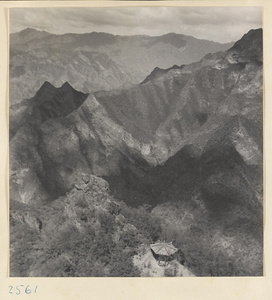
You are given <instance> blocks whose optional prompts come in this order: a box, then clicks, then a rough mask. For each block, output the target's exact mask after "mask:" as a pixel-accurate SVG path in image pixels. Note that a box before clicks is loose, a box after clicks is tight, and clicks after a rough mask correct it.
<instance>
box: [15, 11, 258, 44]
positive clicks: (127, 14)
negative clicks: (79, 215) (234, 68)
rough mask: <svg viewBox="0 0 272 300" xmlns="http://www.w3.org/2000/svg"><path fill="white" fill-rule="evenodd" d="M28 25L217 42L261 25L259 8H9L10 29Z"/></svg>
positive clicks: (55, 30) (53, 30)
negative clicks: (174, 34) (186, 36)
mask: <svg viewBox="0 0 272 300" xmlns="http://www.w3.org/2000/svg"><path fill="white" fill-rule="evenodd" d="M27 27H30V28H35V29H37V30H45V31H48V32H50V33H54V34H63V33H87V32H93V31H96V32H108V33H112V34H118V35H135V34H146V35H150V36H158V35H163V34H166V33H169V32H175V33H181V34H185V35H191V36H194V37H196V38H200V39H207V40H211V41H216V42H221V43H225V42H231V41H237V40H238V39H240V38H241V37H242V36H243V35H244V34H245V33H246V32H248V31H249V30H250V29H256V28H260V27H262V9H261V7H111V8H109V7H107V8H92V7H90V8H86V7H85V8H12V9H11V10H10V31H11V32H18V31H21V30H23V29H25V28H27Z"/></svg>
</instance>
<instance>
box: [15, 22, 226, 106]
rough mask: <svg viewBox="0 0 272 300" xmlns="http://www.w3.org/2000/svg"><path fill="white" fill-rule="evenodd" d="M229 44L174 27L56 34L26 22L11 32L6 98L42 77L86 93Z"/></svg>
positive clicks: (27, 90)
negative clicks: (155, 31)
mask: <svg viewBox="0 0 272 300" xmlns="http://www.w3.org/2000/svg"><path fill="white" fill-rule="evenodd" d="M230 46H231V44H230V43H228V44H220V43H215V42H212V41H207V40H199V39H196V38H193V37H191V36H186V35H182V34H174V33H170V34H167V35H163V36H158V37H151V36H144V35H140V36H118V35H112V34H108V33H102V32H101V33H100V32H92V33H86V34H63V35H56V34H50V33H48V32H45V31H37V30H35V29H31V28H27V29H25V30H23V31H21V32H18V33H13V34H11V35H10V102H11V103H12V104H14V103H17V102H18V101H21V100H22V99H28V98H30V97H33V96H34V95H35V92H36V91H37V90H38V89H39V88H40V86H41V85H42V84H43V82H44V81H49V82H51V83H52V84H53V85H55V86H61V85H62V84H64V83H65V82H66V81H68V82H69V83H70V84H71V85H72V86H73V87H74V88H76V89H78V90H80V91H83V92H86V93H90V92H95V91H98V90H111V89H114V88H119V87H124V86H130V85H131V84H137V83H139V82H141V81H143V80H144V78H145V77H146V76H147V74H149V73H150V72H151V71H152V70H153V69H154V68H155V67H159V68H168V67H169V66H172V65H174V64H183V63H184V64H185V63H186V64H188V63H191V62H195V61H198V60H200V59H201V58H202V57H203V56H204V55H205V54H207V53H214V52H217V51H222V50H226V49H227V48H229V47H230Z"/></svg>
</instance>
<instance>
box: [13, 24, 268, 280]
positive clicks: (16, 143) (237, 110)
mask: <svg viewBox="0 0 272 300" xmlns="http://www.w3.org/2000/svg"><path fill="white" fill-rule="evenodd" d="M11 41H12V42H11V51H14V54H12V56H11V67H10V68H11V85H13V87H11V90H13V89H14V87H15V86H16V88H15V89H14V90H16V89H17V88H19V87H20V84H23V82H24V80H25V79H26V78H27V77H24V76H26V75H23V74H22V75H20V76H17V79H16V80H18V81H20V84H18V85H15V82H16V81H14V80H15V79H14V78H15V77H13V75H12V72H14V70H15V69H16V68H17V69H16V70H17V71H18V70H19V69H20V68H18V66H19V65H16V63H15V62H16V60H17V61H19V58H20V57H21V59H23V57H24V56H28V57H29V55H30V53H34V54H35V55H34V56H35V57H38V55H37V54H38V53H41V52H42V51H44V52H46V51H49V50H47V49H50V51H53V50H52V48H55V49H54V50H56V51H57V52H58V51H60V49H65V48H66V49H69V50H67V51H75V53H77V55H78V56H81V53H82V51H83V52H84V51H87V52H88V53H89V51H94V50H95V51H97V52H98V53H100V54H101V53H102V52H100V51H102V50H101V49H105V50H104V52H103V53H102V55H108V56H109V57H111V59H112V60H114V61H115V62H117V63H118V64H120V63H121V61H118V59H117V58H118V55H119V58H120V57H123V62H126V63H124V65H126V66H127V68H128V69H129V68H132V67H131V66H129V64H127V63H128V61H129V60H130V59H131V57H130V58H128V56H126V53H128V52H129V53H131V51H130V50H128V49H129V47H130V46H131V47H132V48H133V47H134V46H133V45H134V43H135V45H138V46H137V47H138V48H137V49H138V50H137V51H136V52H137V55H138V54H140V50H139V48H140V47H145V49H146V51H147V54H146V57H148V55H149V54H148V53H154V52H155V49H156V51H157V50H158V52H160V53H161V55H162V56H161V57H162V58H163V59H161V60H162V61H163V63H165V64H167V62H168V63H169V64H168V66H167V68H166V69H164V68H163V66H159V65H157V66H156V67H155V68H153V71H151V72H147V69H144V70H143V69H142V67H141V66H142V65H141V64H138V67H139V70H138V71H135V72H134V69H133V70H132V72H131V74H132V73H135V74H134V75H135V78H137V80H138V79H139V83H138V84H134V85H133V84H132V83H133V81H132V82H130V83H129V85H130V86H122V87H119V88H115V89H111V90H106V89H103V90H100V91H99V90H98V89H94V90H92V88H91V86H90V85H89V83H86V85H85V86H86V87H87V88H88V90H85V89H81V91H78V90H77V88H76V89H75V87H74V86H73V84H72V83H71V82H70V81H69V83H68V82H66V83H64V84H63V85H62V86H61V87H59V88H57V87H55V86H54V85H53V84H51V83H49V82H48V81H45V82H44V83H43V84H42V85H41V87H40V89H39V90H38V91H37V93H36V94H35V95H33V97H31V98H29V99H22V98H21V99H20V100H17V99H16V97H15V98H14V101H13V103H11V106H10V200H11V216H12V217H11V222H12V224H13V225H12V226H11V228H12V230H13V232H15V231H16V228H17V229H18V228H19V227H20V226H24V228H25V227H26V228H28V229H27V230H28V231H27V232H35V237H36V238H35V240H34V241H33V243H34V244H35V247H36V249H38V250H37V251H38V253H40V256H41V257H40V256H38V257H37V255H36V254H35V257H36V261H35V262H33V263H31V264H30V266H29V268H28V269H27V270H23V269H22V268H21V267H20V261H16V255H18V251H19V245H17V244H16V243H15V242H12V241H11V250H12V253H13V256H12V257H13V261H14V263H13V266H12V268H11V270H12V272H13V274H15V275H16V276H18V274H19V275H20V274H21V276H30V275H31V276H50V274H53V275H55V276H56V274H57V276H59V274H58V270H57V269H55V268H54V267H53V265H54V262H56V261H57V262H58V263H59V264H61V262H62V261H63V260H64V261H65V265H68V266H69V268H68V267H67V268H68V269H69V270H70V271H67V272H66V271H65V270H64V271H63V273H62V274H64V275H60V276H115V275H116V273H112V272H113V271H112V270H113V269H111V268H113V266H115V267H116V265H115V264H114V261H112V260H110V262H109V261H106V262H105V261H103V260H101V259H99V258H97V257H96V256H95V254H94V253H95V251H97V249H96V248H95V249H96V250H95V249H93V250H92V251H94V252H88V253H89V255H90V258H89V263H90V264H91V265H92V266H93V265H95V266H96V268H95V270H97V269H99V268H98V265H99V266H100V269H101V272H102V270H103V272H102V273H101V274H100V275H94V274H92V275H88V274H89V273H88V274H87V273H84V272H83V271H82V272H83V273H80V269H78V268H77V267H76V265H77V263H76V261H74V259H75V258H74V255H75V253H73V252H72V249H71V248H69V246H67V249H61V250H60V249H59V250H58V251H59V254H56V257H55V258H54V257H53V256H50V261H51V264H50V270H49V269H47V267H44V266H42V263H41V259H44V255H45V250H43V249H44V248H43V247H44V244H46V243H49V244H50V243H51V244H52V246H51V248H52V249H53V248H54V249H55V247H56V245H55V243H56V239H57V236H61V239H62V240H63V239H64V236H65V235H64V234H68V233H67V232H66V231H67V230H68V229H67V228H69V231H68V232H69V234H70V233H71V232H70V231H71V230H72V232H73V235H75V236H76V232H78V234H79V235H80V236H81V237H83V236H87V232H89V231H88V230H91V231H92V233H91V235H90V236H92V235H94V236H96V238H94V245H96V246H97V247H98V244H99V243H101V241H100V239H98V237H97V236H103V234H104V235H106V236H107V239H108V240H107V239H106V240H107V243H108V244H107V247H109V249H112V250H108V251H109V253H111V251H112V255H113V256H114V255H117V253H119V254H120V253H121V255H122V253H123V254H124V253H126V255H127V256H126V259H127V261H130V262H131V259H132V257H133V255H134V254H135V253H134V252H133V251H134V250H135V245H138V244H140V243H141V244H143V243H148V242H152V241H153V242H154V241H156V239H158V238H161V239H171V240H173V241H174V243H175V244H176V246H177V247H179V248H180V249H182V251H183V253H184V255H185V257H186V266H187V267H188V268H189V269H190V270H191V271H192V272H193V273H194V274H196V275H198V276H235V275H236V276H240V275H241V276H257V275H261V274H262V242H263V240H262V230H263V227H262V220H263V218H262V186H263V182H262V170H263V168H262V164H263V157H262V149H263V146H262V145H263V141H262V130H263V127H262V99H263V79H262V74H263V73H262V65H263V60H262V57H263V55H262V30H261V29H259V30H251V31H249V32H248V33H247V34H245V35H244V36H243V37H242V38H241V39H240V40H239V41H237V42H236V43H235V44H234V45H233V46H231V47H229V49H228V50H225V51H220V52H216V53H209V54H206V53H205V54H204V57H202V58H201V59H200V60H199V61H198V62H192V63H190V62H191V61H194V59H196V57H197V55H201V53H197V54H192V55H191V56H190V58H188V57H187V58H186V60H187V63H186V64H184V61H183V58H180V59H179V60H180V61H179V63H178V64H177V63H174V65H173V66H172V67H171V65H172V63H173V61H170V62H169V61H167V59H166V58H165V59H164V56H163V55H164V54H163V53H165V55H166V53H168V55H167V57H169V59H172V58H175V59H176V58H178V55H177V56H176V57H175V54H173V55H172V52H171V51H170V48H171V49H172V50H173V51H174V50H175V51H179V52H180V53H187V55H189V53H188V52H186V51H187V50H186V49H189V45H192V44H193V43H206V44H207V45H208V46H207V47H212V46H211V44H209V43H208V42H204V41H197V40H196V39H193V38H191V37H187V36H179V35H173V34H169V35H165V36H162V37H152V38H151V37H146V36H134V37H119V36H112V35H108V34H99V33H93V34H88V35H74V34H67V35H63V36H55V35H51V34H48V33H45V32H37V31H33V30H29V29H28V30H26V31H23V32H21V33H19V34H15V35H13V36H12V37H11ZM190 41H191V42H190ZM190 43H191V44H190ZM120 45H122V46H120ZM124 45H126V46H124ZM128 45H130V46H128ZM139 45H140V46H139ZM143 45H144V46H143ZM217 46H218V47H219V46H220V45H217ZM221 46H222V45H221ZM221 46H220V47H221ZM118 47H119V49H121V50H120V52H119V51H117V50H116V49H117V48H118ZM135 47H136V46H135ZM224 47H225V46H224ZM87 48H88V49H87ZM90 49H91V50H90ZM219 50H221V49H219ZM114 51H115V52H116V54H115V56H113V55H112V53H114ZM149 51H150V52H149ZM164 51H165V52H164ZM188 51H189V50H188ZM190 52H192V53H193V51H192V48H191V51H190ZM50 53H52V52H50ZM59 53H60V52H59ZM175 53H176V52H175ZM110 54H111V56H110ZM59 55H60V54H59ZM65 55H66V54H65V50H64V53H63V55H62V57H65ZM75 55H76V54H75ZM92 55H93V52H92ZM193 55H195V56H194V58H193ZM67 57H70V59H71V63H75V60H73V59H72V57H71V55H67ZM98 57H99V56H98ZM139 57H140V56H139ZM154 57H155V55H154ZM190 59H191V61H190ZM40 60H41V63H45V64H47V60H46V59H45V60H44V59H43V58H42V56H41V57H40ZM143 60H144V61H142V62H141V63H142V64H144V65H146V61H145V58H144V59H143ZM26 61H27V60H26ZM95 61H96V62H98V61H99V59H95ZM135 61H136V62H137V56H135ZM155 63H156V61H153V62H152V63H150V65H148V66H146V68H151V65H152V64H155ZM33 65H34V66H36V67H37V68H38V65H39V64H38V63H37V62H36V60H35V58H34V60H33ZM70 66H71V65H70V64H68V65H65V68H66V72H68V71H71V73H72V74H73V75H74V76H75V79H76V77H77V75H76V74H77V73H76V72H75V71H74V69H70ZM169 66H170V67H169ZM23 67H24V68H29V65H28V63H26V64H25V65H23ZM56 68H58V67H57V66H56ZM107 68H109V70H108V72H111V71H112V69H111V65H109V66H108V67H107ZM121 69H122V70H124V67H123V66H122V68H121ZM12 70H13V71H12ZM36 70H38V69H35V70H32V72H33V74H36ZM21 71H22V70H21ZM51 71H52V69H51ZM51 71H50V73H48V74H51V75H52V77H54V78H57V79H56V80H59V77H58V76H55V75H56V74H55V73H54V72H51ZM143 71H144V72H143ZM22 72H23V71H22ZM126 72H127V70H126V71H125V73H126ZM142 72H143V73H146V75H145V77H144V76H142V75H139V74H140V73H141V74H143V73H142ZM94 73H95V72H94ZM98 73H99V72H98ZM148 73H149V75H148ZM24 74H25V73H24ZM128 76H130V75H128ZM83 77H84V75H83ZM29 78H30V77H29ZM36 79H37V78H36ZM29 82H34V81H33V79H32V78H30V79H29V81H28V80H26V81H25V82H24V84H25V86H28V84H29ZM37 82H38V79H37V81H36V82H35V85H36V84H38V83H37ZM120 82H122V80H120ZM33 86H34V85H33ZM23 94H24V93H23ZM11 95H13V94H12V93H11ZM86 174H87V175H86ZM86 176H87V177H86ZM90 176H91V177H90ZM86 178H87V179H86ZM90 178H91V179H90ZM89 182H91V183H92V184H91V185H90V186H89ZM85 185H86V186H85ZM100 186H101V188H100ZM105 187H106V188H105ZM79 202H80V204H79V206H77V205H75V203H79ZM113 206H115V207H117V210H116V209H114V213H112V207H113ZM55 207H57V208H56V211H54V210H55ZM84 207H85V209H82V208H84ZM118 207H119V208H118ZM120 207H121V208H120ZM64 211H65V213H64V215H63V212H64ZM99 211H100V213H99ZM51 214H53V215H55V217H52V220H51V217H50V215H51ZM81 214H84V216H85V217H84V216H83V217H82V218H83V219H80V216H79V215H81ZM136 217H137V218H136ZM59 218H64V223H63V226H62V227H61V226H60V224H59ZM103 218H106V219H108V220H109V221H108V222H109V224H110V222H111V224H112V225H111V226H112V231H109V229H108V225H107V222H106V223H103V222H105V220H104V219H103ZM37 219H38V220H39V221H37ZM120 219H121V220H122V222H121V221H120ZM103 220H104V221H103ZM118 220H119V221H118ZM139 220H141V221H139ZM120 222H121V223H122V225H120V224H121V223H120ZM22 224H23V225H22ZM40 224H43V225H42V228H45V229H42V228H40V227H41V225H40ZM44 224H45V225H44ZM56 224H58V225H56ZM94 224H96V225H94ZM141 224H142V225H141ZM143 224H144V225H143ZM55 226H56V227H55ZM131 226H134V227H131ZM63 227H64V229H65V230H66V231H65V230H64V229H63ZM127 227H129V228H130V229H126V228H127ZM52 228H55V229H54V230H55V231H56V232H55V233H54V238H51V237H50V236H48V233H49V232H50V230H52ZM94 228H96V229H95V230H94ZM99 228H100V229H99ZM124 228H125V229H124ZM132 228H133V229H132ZM43 230H44V231H43ZM99 230H100V231H99ZM14 234H15V233H14ZM17 234H18V233H17ZM117 236H118V237H119V238H117ZM121 236H122V239H121V240H122V243H123V244H124V245H125V246H123V248H120V247H119V246H120V244H119V242H120V237H121ZM131 236H133V238H131ZM130 238H131V241H132V240H133V241H134V242H135V245H134V244H133V245H134V246H133V247H132V245H129V242H128V240H129V239H130ZM89 242H91V241H89ZM105 243H106V242H105ZM126 243H127V244H126ZM51 244H50V245H51ZM110 245H111V246H110ZM28 247H29V248H27V251H28V252H29V253H30V254H31V255H33V251H34V248H35V247H34V248H33V245H32V244H28ZM76 247H82V251H83V252H85V251H87V249H88V248H87V245H85V244H84V245H80V244H77V246H76ZM84 247H86V248H84ZM132 248H134V250H132ZM46 249H47V250H46V251H47V252H46V253H47V254H48V251H49V252H50V251H51V250H52V249H51V250H50V249H48V247H47V248H46ZM54 251H55V250H54ZM56 251H57V250H56ZM73 251H74V250H73ZM119 254H118V255H119ZM92 255H93V256H95V257H96V259H94V261H93V258H91V257H92ZM27 257H28V256H27ZM28 258H29V257H28ZM24 259H26V258H25V257H24V258H23V260H24ZM29 259H30V258H29ZM54 259H55V260H54ZM117 260H118V259H117ZM69 261H70V263H69ZM82 263H83V262H82ZM25 264H26V262H24V263H22V262H21V265H25ZM97 264H98V265H97ZM56 265H58V264H56ZM107 266H108V268H107ZM119 267H120V265H118V268H119ZM48 268H49V267H48ZM130 268H131V269H130V270H129V271H128V270H126V271H124V273H122V272H121V271H120V273H119V275H118V274H117V275H116V276H129V275H130V276H140V275H141V274H140V275H139V273H137V272H136V271H135V270H134V271H135V272H136V273H135V272H134V271H133V272H132V270H133V266H132V265H130ZM71 270H73V271H71ZM43 271H44V273H43ZM138 271H139V270H138ZM50 272H51V273H50ZM69 272H70V273H69ZM139 272H140V271H139ZM44 274H47V275H44ZM48 274H49V275H48ZM75 274H76V275H75ZM86 274H87V275H86ZM114 274H115V275H114ZM120 274H121V275H120ZM131 274H134V275H131Z"/></svg>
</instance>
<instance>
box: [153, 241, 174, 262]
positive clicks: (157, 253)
mask: <svg viewBox="0 0 272 300" xmlns="http://www.w3.org/2000/svg"><path fill="white" fill-rule="evenodd" d="M150 248H151V252H152V254H153V256H154V257H155V259H156V260H157V261H158V264H159V265H160V264H161V261H163V262H164V265H166V264H167V263H168V261H169V260H170V259H171V256H172V255H173V254H174V253H176V252H177V251H178V249H177V248H176V247H175V246H173V244H172V242H170V243H166V242H161V241H158V242H157V243H155V244H151V245H150Z"/></svg>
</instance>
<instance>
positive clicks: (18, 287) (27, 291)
mask: <svg viewBox="0 0 272 300" xmlns="http://www.w3.org/2000/svg"><path fill="white" fill-rule="evenodd" d="M37 287H38V286H37V285H36V286H35V289H34V291H33V292H34V293H36V292H37ZM13 288H14V287H13V285H10V286H9V293H10V294H12V295H14V294H16V295H20V294H21V293H22V294H27V295H28V294H31V292H32V290H31V289H30V287H29V285H27V286H26V287H25V288H24V285H22V284H21V285H16V287H15V292H13ZM21 288H23V290H21Z"/></svg>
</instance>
